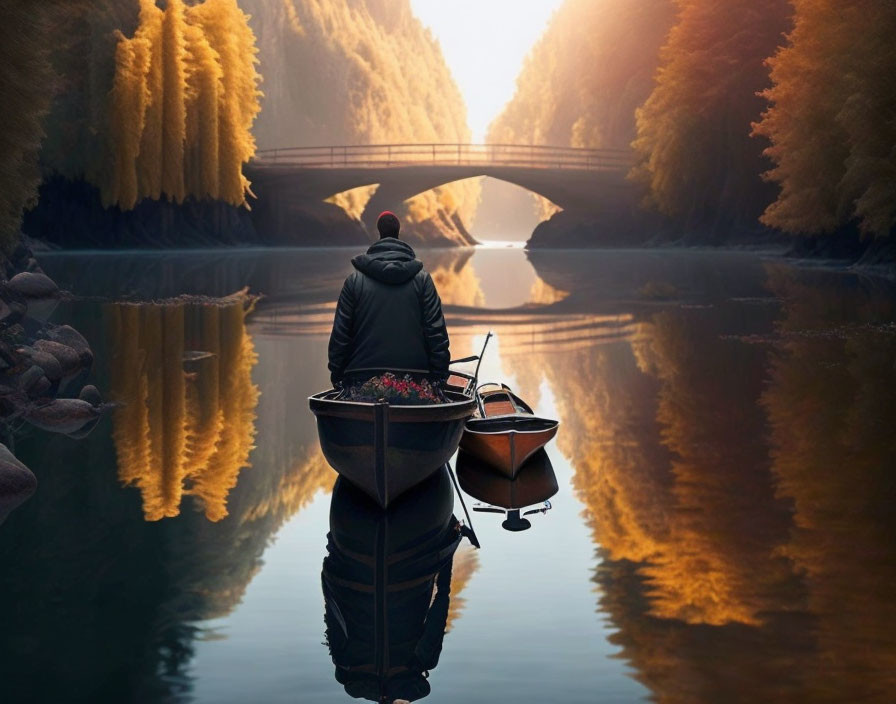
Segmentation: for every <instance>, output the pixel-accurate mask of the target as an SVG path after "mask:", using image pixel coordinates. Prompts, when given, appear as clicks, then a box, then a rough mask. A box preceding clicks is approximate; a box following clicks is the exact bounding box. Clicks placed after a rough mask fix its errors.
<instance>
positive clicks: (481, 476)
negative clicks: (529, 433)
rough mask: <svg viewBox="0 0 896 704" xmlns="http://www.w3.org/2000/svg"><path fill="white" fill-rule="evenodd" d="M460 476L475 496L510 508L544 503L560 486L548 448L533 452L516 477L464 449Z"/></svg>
mask: <svg viewBox="0 0 896 704" xmlns="http://www.w3.org/2000/svg"><path fill="white" fill-rule="evenodd" d="M457 479H458V481H459V482H460V487H461V489H463V490H464V491H465V492H466V493H467V494H469V495H470V496H472V497H473V498H474V499H478V500H479V501H484V502H485V503H487V504H491V505H492V506H499V507H500V508H503V509H506V510H513V509H521V508H525V507H527V506H534V505H535V504H540V503H542V502H543V501H547V500H548V499H549V498H551V497H552V496H553V495H554V494H556V493H557V491H558V489H559V487H558V485H557V476H556V475H555V474H554V467H553V465H552V464H551V460H550V458H549V457H548V453H547V452H545V451H544V450H539V451H538V452H536V453H535V454H534V455H532V457H530V458H529V460H528V461H527V462H526V463H525V464H523V466H522V467H520V470H519V472H517V475H516V477H515V478H514V479H510V478H509V477H505V476H501V475H499V474H496V473H495V472H494V471H493V470H492V469H491V467H490V466H489V465H487V464H485V463H484V462H482V460H480V459H478V458H477V457H476V456H474V455H471V454H470V453H469V452H465V451H464V450H461V451H460V454H459V455H458V456H457Z"/></svg>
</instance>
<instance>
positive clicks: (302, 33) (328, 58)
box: [240, 0, 479, 242]
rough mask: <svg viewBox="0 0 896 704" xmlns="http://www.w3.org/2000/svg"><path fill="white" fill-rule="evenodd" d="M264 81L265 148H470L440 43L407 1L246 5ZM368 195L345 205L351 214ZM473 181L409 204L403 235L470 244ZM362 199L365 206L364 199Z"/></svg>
mask: <svg viewBox="0 0 896 704" xmlns="http://www.w3.org/2000/svg"><path fill="white" fill-rule="evenodd" d="M240 5H241V7H243V8H244V9H245V10H246V11H247V12H248V13H249V14H250V15H251V16H252V19H251V26H252V28H253V30H254V31H255V34H256V35H257V38H258V46H259V49H260V53H259V58H260V60H261V64H260V70H261V73H262V74H263V75H264V86H263V90H264V100H263V103H262V108H263V109H262V112H261V114H260V115H259V117H258V120H257V123H256V127H255V134H256V136H257V138H258V145H259V148H261V149H264V148H277V147H292V146H326V145H333V144H336V145H342V144H386V143H415V142H423V143H429V142H447V143H453V142H468V141H469V139H470V130H469V128H468V127H467V118H466V107H465V105H464V101H463V98H462V96H461V94H460V91H459V90H458V88H457V86H456V84H455V82H454V79H453V78H452V77H451V73H450V71H449V70H448V66H447V64H446V63H445V60H444V58H443V56H442V52H441V49H440V48H439V45H438V43H437V42H436V41H435V40H434V39H433V37H432V34H431V33H430V32H429V30H427V29H425V28H424V27H423V25H422V24H421V23H420V21H419V20H418V19H417V18H416V17H415V16H414V15H413V13H412V12H411V6H410V2H409V1H408V0H240ZM365 195H369V191H368V192H363V191H362V192H360V193H355V194H351V196H348V197H346V198H344V199H341V200H339V201H337V202H339V204H340V205H343V206H345V207H347V209H349V210H351V211H353V212H354V213H357V212H359V210H360V208H361V207H362V206H363V202H364V201H363V197H364V196H365ZM478 197H479V184H478V183H477V182H460V183H455V184H452V185H449V186H444V187H441V188H438V189H435V190H434V191H431V192H428V193H426V194H425V195H423V196H420V197H417V198H415V199H414V200H413V201H411V202H410V203H409V204H408V205H407V208H406V210H405V212H404V213H403V215H404V216H405V218H406V219H407V220H408V222H407V223H406V228H407V229H408V230H414V231H415V232H416V233H417V234H418V237H419V238H422V239H427V238H438V237H447V238H448V239H451V240H454V241H456V242H464V241H465V240H466V233H465V232H464V231H462V229H458V228H457V226H456V225H455V224H454V222H453V219H454V216H455V214H456V215H458V216H460V220H461V222H462V223H469V222H470V220H471V219H472V216H473V214H474V212H475V208H476V204H477V201H478ZM359 199H360V202H358V201H359Z"/></svg>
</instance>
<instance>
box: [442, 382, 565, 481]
mask: <svg viewBox="0 0 896 704" xmlns="http://www.w3.org/2000/svg"><path fill="white" fill-rule="evenodd" d="M481 400H482V405H483V407H484V409H485V413H486V417H484V418H472V419H470V420H468V421H467V422H466V426H465V428H464V434H463V437H462V438H461V441H460V446H461V448H463V449H464V450H466V451H467V452H469V453H470V454H471V455H473V456H475V457H477V458H478V459H480V460H482V461H483V462H485V463H486V464H488V465H489V466H491V467H492V468H493V469H495V470H497V471H498V472H500V473H501V474H503V475H504V476H506V477H508V478H510V479H512V478H513V477H515V476H516V475H517V472H518V471H519V470H520V467H522V466H523V464H524V463H525V462H526V460H528V459H529V458H530V457H532V455H533V454H535V453H536V452H537V451H538V450H540V449H541V448H543V447H544V446H545V445H546V444H547V443H548V442H549V441H550V440H551V439H552V438H553V437H554V436H555V435H556V434H557V426H558V425H559V422H558V421H556V420H550V419H548V418H539V417H538V416H536V415H534V414H533V413H532V409H531V408H530V407H529V406H528V405H527V404H526V403H525V401H523V400H522V399H521V398H520V397H519V396H517V395H516V394H514V393H512V392H511V391H510V390H509V389H507V388H506V387H504V388H502V389H501V390H500V391H493V392H489V393H486V394H482V395H481ZM490 405H492V406H493V407H498V406H499V405H500V407H501V408H502V412H500V413H499V414H497V415H491V414H490V413H489V410H490V409H489V406H490Z"/></svg>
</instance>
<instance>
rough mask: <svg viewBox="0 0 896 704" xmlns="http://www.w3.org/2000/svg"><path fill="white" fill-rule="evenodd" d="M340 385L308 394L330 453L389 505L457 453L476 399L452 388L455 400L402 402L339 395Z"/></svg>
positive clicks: (341, 469) (334, 463) (344, 471)
mask: <svg viewBox="0 0 896 704" xmlns="http://www.w3.org/2000/svg"><path fill="white" fill-rule="evenodd" d="M338 394H339V392H338V391H335V390H331V391H324V392H322V393H319V394H315V395H314V396H311V397H310V398H309V399H308V403H309V406H310V408H311V412H312V413H314V415H315V416H316V417H317V433H318V436H319V438H320V446H321V449H322V450H323V453H324V457H326V459H327V462H329V463H330V466H331V467H332V468H333V469H335V470H336V471H337V472H338V473H339V474H340V475H341V476H343V477H345V478H346V479H347V480H348V481H350V482H351V483H352V484H354V485H355V486H357V487H358V488H359V489H361V490H362V491H364V492H365V493H366V494H367V495H368V496H370V497H371V498H372V499H373V500H374V501H375V502H376V503H377V504H379V505H380V506H381V507H383V508H386V507H388V506H389V504H390V503H391V502H392V501H394V500H395V499H396V498H397V497H399V496H401V495H402V494H403V493H404V492H406V491H407V490H408V489H410V488H411V487H413V486H415V485H417V484H419V483H420V482H421V481H423V480H424V479H426V478H427V477H428V476H430V475H431V474H432V473H433V472H435V471H436V470H437V469H439V468H440V467H442V466H443V465H444V464H445V463H446V462H447V461H448V460H449V459H450V458H451V456H452V455H453V454H454V453H455V451H456V450H457V445H458V443H459V442H460V436H461V434H462V433H463V430H464V422H465V421H466V420H467V419H468V418H470V417H471V416H472V415H473V412H474V411H475V409H476V402H475V401H474V400H473V399H472V398H470V397H469V396H467V395H465V394H463V393H460V392H455V391H447V392H446V396H448V398H449V399H450V403H443V404H433V405H425V406H402V405H390V404H388V403H361V402H357V401H339V400H337V399H336V397H337V396H338Z"/></svg>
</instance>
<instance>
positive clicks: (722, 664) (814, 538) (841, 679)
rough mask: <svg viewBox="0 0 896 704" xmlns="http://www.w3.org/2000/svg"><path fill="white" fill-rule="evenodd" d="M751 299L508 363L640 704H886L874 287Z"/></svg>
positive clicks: (808, 289)
mask: <svg viewBox="0 0 896 704" xmlns="http://www.w3.org/2000/svg"><path fill="white" fill-rule="evenodd" d="M767 288H768V290H769V291H770V292H771V294H773V295H774V296H775V297H776V298H777V299H778V305H769V303H768V302H767V301H765V302H763V301H758V300H757V301H743V300H733V299H728V300H727V301H722V302H719V303H716V304H715V305H714V306H683V305H676V304H673V305H666V306H662V310H661V311H660V312H650V311H644V310H642V311H641V312H640V313H638V314H636V319H637V323H636V328H637V330H636V332H635V333H634V334H630V335H628V337H627V339H625V340H622V341H617V342H615V343H610V344H597V342H596V341H593V342H592V344H591V345H590V346H588V347H582V348H576V347H575V346H569V347H567V348H566V349H564V348H563V346H562V345H554V346H553V347H552V348H551V349H550V350H547V349H545V350H543V351H539V350H537V349H536V346H533V347H531V348H530V351H531V352H532V353H531V354H528V355H525V354H520V355H518V356H517V355H510V356H505V357H504V364H505V369H506V370H507V371H509V372H512V373H514V374H516V375H517V377H518V378H524V377H529V378H535V379H544V380H545V381H546V382H547V384H548V386H549V387H550V389H551V391H552V396H553V398H554V401H555V403H556V405H557V409H558V415H559V417H560V419H561V423H562V426H561V427H562V432H561V433H560V434H559V436H558V447H559V449H560V450H561V451H562V452H563V453H564V454H565V455H566V456H567V457H569V458H570V459H571V462H572V465H573V468H574V470H575V474H574V477H573V484H574V486H575V488H576V490H577V492H578V495H579V497H580V499H581V500H582V501H583V503H584V504H585V506H586V515H587V519H588V521H589V523H590V525H591V527H592V530H593V534H594V541H595V544H596V545H598V546H599V549H598V557H599V565H598V567H597V570H596V573H595V577H594V580H595V582H596V583H597V585H598V586H599V587H600V597H599V608H600V610H601V611H602V612H605V613H607V614H608V615H609V617H610V618H611V620H612V622H613V623H614V625H615V627H616V628H617V632H616V633H615V635H614V636H613V637H612V640H613V642H615V643H616V644H617V645H619V646H620V648H621V653H620V655H621V657H623V658H625V659H626V660H627V661H628V662H629V663H630V664H631V665H632V666H633V668H634V669H635V673H636V674H635V677H636V678H637V679H638V680H640V681H641V682H643V683H644V684H645V685H646V686H647V687H649V688H650V689H651V690H652V692H653V693H654V696H655V697H656V698H657V700H658V701H663V702H695V701H699V702H718V701H746V700H750V701H756V700H763V701H781V702H790V701H844V700H846V699H848V700H857V701H858V700H861V701H874V702H884V701H890V700H891V699H892V692H893V690H894V687H896V675H894V673H896V642H894V638H893V636H892V634H893V632H894V630H896V607H894V605H893V601H892V598H891V595H892V584H893V583H894V578H896V519H894V514H893V512H892V506H893V503H894V499H896V482H894V480H893V476H892V463H893V458H894V457H896V434H894V433H893V432H892V428H893V426H894V423H896V400H894V397H893V394H892V389H893V388H896V366H894V364H893V360H894V359H896V330H894V328H893V320H894V314H896V306H894V305H893V301H894V296H893V292H892V291H891V290H888V287H886V286H884V285H874V284H870V283H865V282H858V281H855V280H850V281H844V278H843V277H840V276H837V275H833V274H830V273H828V274H825V273H823V272H816V273H811V272H805V271H798V270H794V269H792V268H789V267H784V266H780V267H779V266H769V267H768V271H767ZM844 291H845V292H844ZM779 306H780V307H779ZM498 332H499V336H500V329H499V331H498ZM735 332H736V333H737V337H733V336H730V335H729V333H735ZM502 353H503V350H502Z"/></svg>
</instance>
